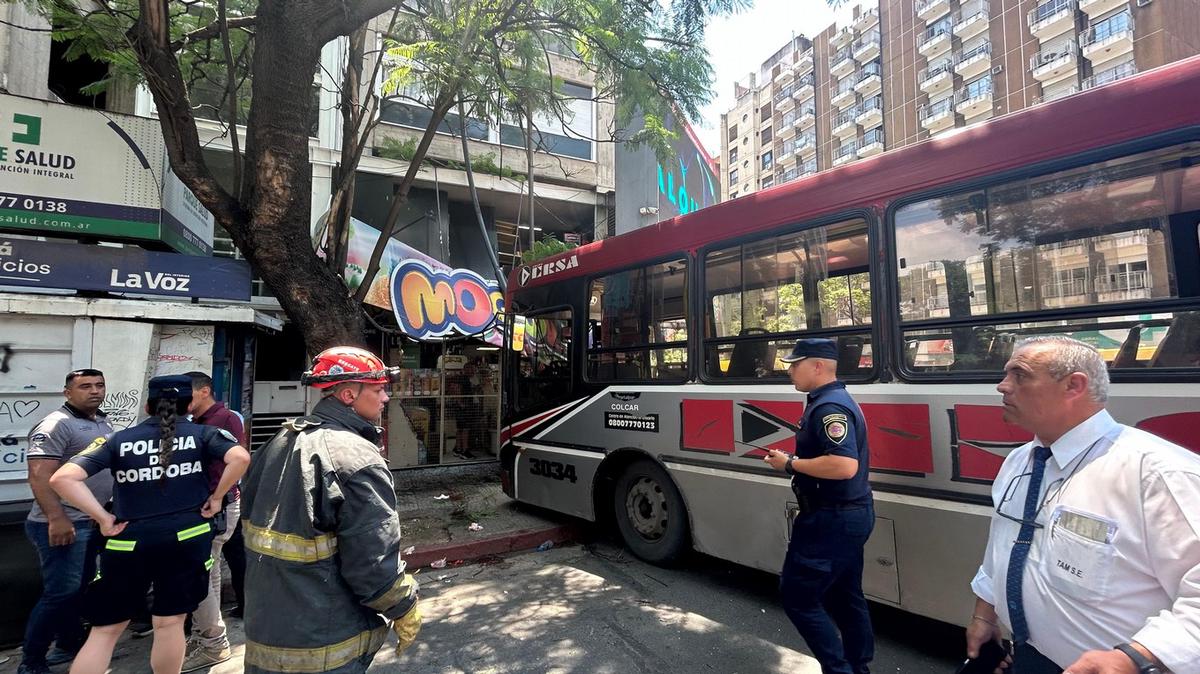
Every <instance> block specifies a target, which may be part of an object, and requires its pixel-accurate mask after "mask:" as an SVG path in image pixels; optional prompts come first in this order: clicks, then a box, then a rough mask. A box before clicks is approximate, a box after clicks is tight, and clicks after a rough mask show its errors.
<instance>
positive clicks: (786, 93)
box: [775, 82, 796, 103]
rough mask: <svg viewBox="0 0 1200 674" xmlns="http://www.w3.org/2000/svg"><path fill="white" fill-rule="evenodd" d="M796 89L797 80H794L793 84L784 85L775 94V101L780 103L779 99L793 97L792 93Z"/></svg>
mask: <svg viewBox="0 0 1200 674" xmlns="http://www.w3.org/2000/svg"><path fill="white" fill-rule="evenodd" d="M795 90H796V83H795V82H793V83H792V84H789V85H787V86H785V87H783V88H782V89H780V90H779V91H778V92H777V93H776V94H775V102H776V103H778V102H779V101H782V100H783V99H785V98H789V97H791V95H792V92H793V91H795Z"/></svg>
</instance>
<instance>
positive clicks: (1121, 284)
mask: <svg viewBox="0 0 1200 674" xmlns="http://www.w3.org/2000/svg"><path fill="white" fill-rule="evenodd" d="M1149 280H1150V275H1149V273H1148V272H1146V271H1144V270H1139V271H1126V272H1121V273H1119V274H1105V275H1103V276H1100V277H1099V278H1097V279H1096V292H1100V293H1111V292H1120V291H1122V290H1142V289H1144V288H1149V287H1150V285H1149Z"/></svg>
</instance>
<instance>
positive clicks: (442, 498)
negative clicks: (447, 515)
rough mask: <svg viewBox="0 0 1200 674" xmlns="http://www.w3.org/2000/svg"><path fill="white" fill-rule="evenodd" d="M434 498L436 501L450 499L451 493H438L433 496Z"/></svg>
mask: <svg viewBox="0 0 1200 674" xmlns="http://www.w3.org/2000/svg"><path fill="white" fill-rule="evenodd" d="M433 500H435V501H449V500H450V495H449V494H438V495H437V496H434V497H433Z"/></svg>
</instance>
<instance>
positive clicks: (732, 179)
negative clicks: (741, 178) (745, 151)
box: [729, 169, 738, 185]
mask: <svg viewBox="0 0 1200 674" xmlns="http://www.w3.org/2000/svg"><path fill="white" fill-rule="evenodd" d="M737 181H738V170H737V169H733V170H732V171H730V172H729V184H730V185H733V184H736V183H737Z"/></svg>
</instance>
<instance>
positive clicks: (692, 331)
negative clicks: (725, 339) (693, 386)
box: [579, 250, 696, 386]
mask: <svg viewBox="0 0 1200 674" xmlns="http://www.w3.org/2000/svg"><path fill="white" fill-rule="evenodd" d="M669 262H683V263H684V265H685V269H684V281H683V283H684V285H683V292H684V298H683V311H684V315H683V322H684V325H685V326H686V327H687V335H688V337H687V340H686V341H685V342H684V343H683V347H682V348H683V349H684V351H685V352H686V355H687V367H685V368H684V375H683V377H682V378H669V379H663V378H660V379H604V378H599V379H593V378H592V376H591V373H590V368H589V367H588V359H589V358H590V357H591V354H592V353H622V352H631V351H636V350H639V349H646V350H647V351H654V350H666V349H677V348H680V347H678V346H668V345H659V346H657V347H656V345H654V344H653V343H651V342H647V343H644V344H638V345H634V346H610V347H601V348H599V349H594V348H592V347H591V346H588V344H587V339H586V337H585V339H584V340H583V343H582V344H581V345H580V347H579V348H580V350H581V354H582V355H581V356H580V358H579V362H580V366H581V370H580V373H579V374H580V378H581V379H582V380H583V381H584V382H585V383H587V384H594V385H596V386H624V385H628V384H637V385H642V384H649V385H655V386H677V385H679V384H684V383H687V382H689V381H694V380H695V376H696V371H695V367H696V349H695V345H696V318H695V306H694V302H693V301H692V300H693V298H692V297H691V295H694V294H695V288H696V278H695V276H694V275H695V273H696V260H695V256H694V255H692V254H691V252H690V251H686V250H685V251H680V252H677V253H671V254H669V255H660V256H658V257H654V258H650V259H648V260H642V261H640V262H636V263H633V264H628V265H622V266H620V267H613V268H612V269H605V270H604V271H599V272H596V273H594V274H588V275H587V276H585V277H584V279H583V293H584V294H583V305H582V306H583V307H584V311H585V313H587V314H588V315H587V317H585V318H583V323H582V325H583V327H584V330H583V334H584V335H587V334H589V332H590V330H591V325H590V321H591V316H590V307H591V294H592V283H593V282H594V281H595V280H596V279H601V278H605V277H608V276H614V275H616V274H621V273H624V272H627V271H632V270H635V269H642V268H645V267H652V266H654V265H659V264H665V263H669ZM668 344H678V342H669V343H668Z"/></svg>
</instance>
